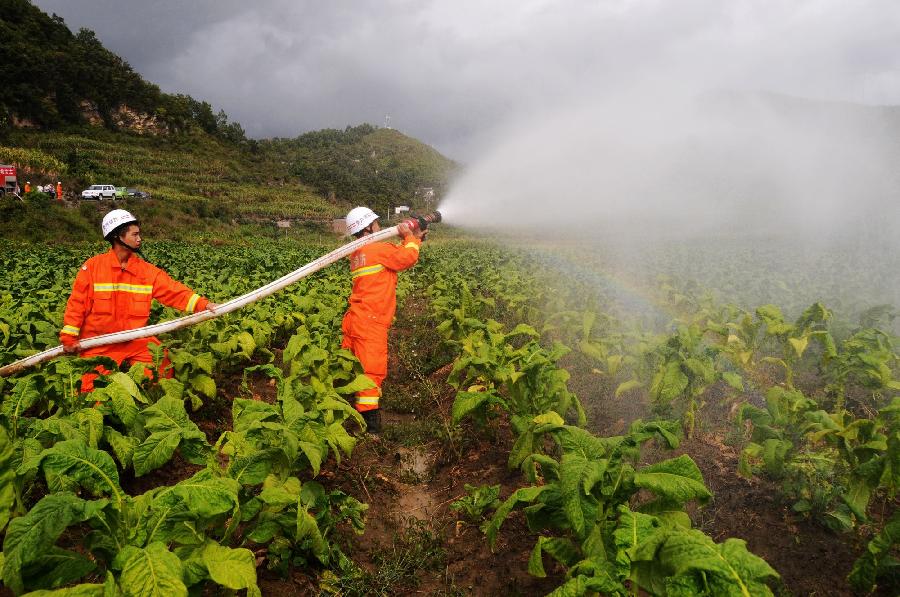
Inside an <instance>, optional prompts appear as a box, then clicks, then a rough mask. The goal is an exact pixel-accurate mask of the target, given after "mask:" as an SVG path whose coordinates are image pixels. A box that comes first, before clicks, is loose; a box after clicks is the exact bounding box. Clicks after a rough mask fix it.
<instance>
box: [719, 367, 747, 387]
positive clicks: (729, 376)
mask: <svg viewBox="0 0 900 597" xmlns="http://www.w3.org/2000/svg"><path fill="white" fill-rule="evenodd" d="M722 379H724V380H725V383H727V384H728V385H729V386H731V387H732V388H734V389H735V390H737V391H738V392H743V391H744V380H742V379H741V376H740V375H738V374H737V373H732V372H730V371H726V372H724V373H722Z"/></svg>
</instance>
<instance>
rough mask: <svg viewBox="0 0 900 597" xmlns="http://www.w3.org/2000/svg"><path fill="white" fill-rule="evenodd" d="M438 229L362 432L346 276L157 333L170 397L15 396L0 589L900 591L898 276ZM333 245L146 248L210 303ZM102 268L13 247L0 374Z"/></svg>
mask: <svg viewBox="0 0 900 597" xmlns="http://www.w3.org/2000/svg"><path fill="white" fill-rule="evenodd" d="M436 232H437V233H438V234H435V235H434V236H438V237H439V236H440V234H439V233H440V230H438V231H436ZM453 236H454V238H452V239H451V240H445V241H440V240H436V241H434V242H432V241H429V242H428V243H426V245H425V246H424V247H423V250H422V256H421V259H420V261H419V263H418V264H417V265H416V267H415V268H413V269H412V270H410V271H409V272H408V273H405V274H402V275H401V278H400V285H399V287H398V297H399V303H400V306H399V309H398V319H397V322H396V323H395V325H394V327H393V328H392V331H391V339H390V342H391V352H390V359H391V360H390V364H389V366H390V371H389V374H388V380H387V382H386V384H385V387H384V391H385V395H384V401H383V407H384V417H385V428H384V430H383V431H382V433H381V435H380V436H378V437H373V436H372V435H369V434H366V433H364V430H363V429H362V427H363V422H362V420H361V417H359V416H358V414H357V413H356V411H355V410H354V409H353V408H352V406H351V402H352V400H353V394H354V392H355V391H357V390H359V389H361V388H364V387H366V385H367V383H368V380H367V379H366V378H365V377H364V376H362V375H361V372H362V370H361V367H360V365H359V363H358V362H357V361H356V359H355V358H354V357H353V355H352V354H350V353H349V352H348V351H345V350H341V349H340V348H339V347H340V340H341V333H340V322H341V318H342V316H343V313H344V309H345V304H346V298H347V295H348V294H349V290H350V282H349V276H348V275H347V270H346V265H344V264H338V265H335V266H332V267H330V268H327V269H325V270H323V271H322V272H319V273H318V274H316V275H314V276H312V277H310V278H307V279H304V280H303V281H301V282H299V283H297V284H295V285H294V286H292V287H290V288H288V289H286V290H284V291H282V292H280V293H278V294H277V295H275V296H273V297H271V298H268V299H265V300H263V301H260V302H258V303H255V304H254V305H251V306H249V307H247V308H245V309H244V310H242V311H240V312H237V313H234V314H230V315H226V316H223V317H219V318H216V319H214V320H211V321H208V322H205V323H203V324H200V325H198V326H195V327H192V328H188V329H184V330H180V331H178V332H176V333H173V334H170V335H167V336H164V337H163V338H162V340H163V342H164V344H165V347H166V349H167V350H168V355H169V358H170V359H171V361H172V363H173V365H174V377H173V378H171V379H155V378H154V376H153V375H152V374H150V375H148V373H147V372H145V370H144V368H143V367H142V366H135V367H132V368H131V369H127V370H118V369H117V368H116V367H115V366H114V364H111V363H110V362H109V361H106V362H103V364H104V365H105V366H107V368H109V369H110V370H112V371H113V372H112V373H111V374H110V375H108V376H103V377H101V378H100V380H98V381H97V382H96V386H97V388H98V389H96V390H95V391H94V392H93V393H91V394H89V395H85V394H81V393H79V391H78V383H79V380H80V377H81V374H82V373H84V372H87V371H90V370H92V369H93V368H94V367H96V366H97V365H98V364H99V363H101V362H102V361H100V360H98V359H78V358H63V359H57V360H55V361H51V362H49V363H46V364H44V365H42V366H41V367H39V368H35V369H31V370H28V371H25V372H21V373H19V374H16V375H15V376H12V377H10V378H7V379H2V378H0V399H2V402H0V534H2V537H3V549H2V557H0V580H2V583H3V586H4V588H3V589H0V592H2V591H7V594H15V595H22V594H28V593H29V592H34V593H33V594H35V595H50V594H58V595H98V596H99V595H116V594H126V595H187V594H189V593H190V594H198V595H199V594H247V595H260V594H264V595H296V594H310V595H317V594H334V595H365V594H370V595H395V594H417V593H421V594H431V595H446V596H450V595H469V594H474V595H517V594H518V595H544V594H553V595H559V596H562V595H598V594H599V595H638V594H650V595H671V596H681V595H684V596H687V595H691V596H693V595H742V596H756V595H767V594H774V595H792V594H794V595H808V594H816V595H852V594H856V593H858V594H866V593H871V592H874V593H875V594H879V595H895V594H897V593H898V591H900V572H898V571H900V567H898V561H897V559H896V558H897V551H898V545H900V513H898V510H897V494H896V492H897V488H898V484H900V381H898V377H900V376H898V369H900V362H898V353H897V348H896V345H897V337H896V322H895V315H896V311H895V307H894V306H893V305H894V304H896V303H894V300H895V297H894V296H893V295H892V294H891V292H893V291H894V289H895V287H896V286H895V285H893V286H892V282H891V281H890V277H889V276H890V274H882V275H879V274H877V273H872V274H866V273H865V272H863V271H858V270H857V269H854V268H852V267H849V268H847V269H836V268H830V269H829V272H830V275H831V276H832V278H831V279H828V278H827V277H826V279H825V280H824V282H821V284H820V283H819V282H818V281H813V280H808V279H806V278H805V277H803V274H802V273H798V272H802V271H805V269H806V264H805V263H802V264H801V266H800V267H798V268H793V269H792V268H791V267H790V265H789V264H790V262H791V259H783V258H782V259H781V261H780V263H782V264H784V267H783V268H781V269H780V270H777V272H776V273H775V274H773V273H771V272H772V271H773V270H772V268H769V267H764V266H762V265H761V266H760V270H759V271H760V276H761V277H760V278H759V279H756V278H753V279H748V276H750V275H749V274H747V273H746V272H748V271H749V270H748V269H747V268H745V267H744V266H743V265H734V264H735V263H736V261H735V260H736V259H738V257H737V256H736V255H738V254H741V258H742V259H746V261H747V263H754V262H757V263H759V262H760V260H765V259H768V257H767V256H766V251H767V250H774V249H771V248H768V249H766V248H763V249H760V250H759V252H757V253H754V254H752V255H751V254H747V253H746V252H745V251H743V249H739V248H734V251H731V249H728V248H723V247H717V248H716V249H715V250H711V251H709V252H708V253H704V254H702V255H701V254H699V253H697V252H692V251H688V250H685V251H682V252H680V251H678V250H667V251H660V252H657V253H652V254H651V253H650V252H648V253H647V254H644V255H639V256H636V257H635V258H634V259H635V260H636V261H635V262H634V263H625V262H622V261H621V260H619V261H617V260H615V259H611V258H605V257H604V253H603V251H600V250H598V251H596V252H595V253H594V254H593V255H590V256H588V257H585V255H584V254H583V252H579V251H577V250H573V249H572V248H571V247H565V246H552V245H542V246H541V247H540V248H538V247H536V246H535V247H517V246H509V245H506V246H503V245H500V244H496V243H494V242H491V241H489V240H486V239H472V238H466V237H464V236H463V235H461V234H454V235H453ZM332 248H333V246H324V245H322V246H320V245H309V246H304V245H299V244H289V243H287V242H274V241H273V242H270V243H267V244H263V243H261V242H260V243H252V242H251V243H247V244H245V245H236V244H235V245H224V246H219V247H209V246H201V245H196V244H184V243H177V242H159V243H153V245H152V246H150V247H148V248H147V249H146V251H145V252H146V255H147V258H148V259H149V260H150V261H151V262H153V263H155V264H157V265H159V266H160V267H162V268H164V269H165V270H167V271H168V272H169V273H170V274H171V275H172V276H173V277H174V278H176V279H179V280H182V281H184V282H185V283H186V284H188V285H190V286H191V287H192V288H194V289H195V290H196V291H197V292H199V293H202V294H205V295H206V296H208V297H210V299H211V300H214V301H217V302H222V301H224V300H227V299H229V298H233V297H235V296H237V295H240V294H243V293H245V292H248V291H250V290H253V289H256V288H258V287H260V286H262V285H264V284H265V283H267V282H270V281H271V280H273V279H275V278H277V277H278V276H281V275H283V274H285V273H288V272H290V271H292V270H294V269H296V268H298V267H300V266H301V265H303V264H305V263H308V262H309V261H312V260H313V259H315V258H316V257H318V256H320V255H321V254H322V253H324V252H325V251H327V250H330V249H332ZM99 250H101V247H100V245H96V246H92V247H87V246H82V247H76V246H73V247H66V248H60V247H47V246H40V247H38V246H36V245H23V244H13V243H7V242H0V366H2V365H6V364H9V363H11V362H13V361H15V360H18V359H19V358H22V357H23V356H27V355H29V354H33V353H34V352H36V351H40V350H44V349H45V348H48V347H52V346H55V345H57V344H58V332H59V329H60V327H61V321H62V311H63V308H64V306H65V302H66V299H67V297H68V295H69V292H70V289H71V283H72V280H73V278H74V275H75V272H76V270H77V268H78V267H79V266H80V265H81V263H82V262H83V261H84V259H86V258H87V257H89V256H90V255H92V254H94V253H95V252H97V251H99ZM779 255H781V256H782V257H783V256H784V252H781V253H779ZM637 261H640V266H641V267H640V268H638V267H637ZM795 261H797V260H795ZM728 264H732V265H728ZM886 266H887V268H888V270H890V269H891V264H890V263H888V264H886ZM638 269H640V271H641V272H643V273H642V274H641V275H638V274H636V272H637V271H638ZM867 271H872V270H867ZM742 272H743V273H742ZM766 272H768V273H766ZM754 275H755V274H754ZM741 276H744V277H743V278H742V277H741ZM817 284H820V285H818V286H817ZM865 288H869V289H872V288H875V289H876V290H877V293H876V294H878V295H879V296H881V297H884V298H885V301H886V302H884V303H877V302H871V301H868V299H865V300H863V299H862V298H860V291H859V290H858V289H865ZM175 316H177V313H176V312H174V311H170V310H167V309H161V308H159V307H158V306H155V307H154V311H153V313H152V316H151V321H152V322H153V321H159V320H164V319H170V318H173V317H175ZM158 356H159V357H160V358H161V356H162V354H161V352H160V353H159V355H158Z"/></svg>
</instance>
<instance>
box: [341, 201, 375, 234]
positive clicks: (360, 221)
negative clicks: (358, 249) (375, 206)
mask: <svg viewBox="0 0 900 597" xmlns="http://www.w3.org/2000/svg"><path fill="white" fill-rule="evenodd" d="M377 219H378V214H376V213H375V212H374V211H372V210H371V209H369V208H368V207H354V208H353V209H351V210H350V213H348V214H347V220H346V221H347V233H348V234H356V233H357V232H359V231H360V230H363V229H365V227H366V226H368V225H369V224H371V223H372V222H374V221H375V220H377Z"/></svg>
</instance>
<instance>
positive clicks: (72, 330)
mask: <svg viewBox="0 0 900 597" xmlns="http://www.w3.org/2000/svg"><path fill="white" fill-rule="evenodd" d="M60 332H61V333H63V334H68V335H70V336H77V335H78V334H79V333H80V332H81V328H77V327H75V326H74V325H64V326H63V329H62V330H60Z"/></svg>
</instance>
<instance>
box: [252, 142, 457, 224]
mask: <svg viewBox="0 0 900 597" xmlns="http://www.w3.org/2000/svg"><path fill="white" fill-rule="evenodd" d="M261 148H262V149H263V151H265V152H266V153H268V154H269V155H271V156H272V157H273V158H274V159H275V160H277V161H278V162H281V163H284V164H285V165H286V166H287V167H288V169H289V172H290V173H291V174H295V175H296V176H298V177H299V178H300V180H302V181H304V182H305V183H307V184H309V185H311V186H313V187H315V188H316V189H318V190H319V191H320V192H321V193H323V194H324V195H326V196H328V197H337V198H343V199H346V200H349V201H350V202H351V203H355V204H365V205H369V206H371V207H372V208H373V209H375V210H376V211H378V212H379V213H388V212H389V211H391V208H392V207H394V206H397V205H409V206H412V207H413V208H428V207H433V206H434V203H435V202H436V201H437V199H439V198H440V197H442V196H443V195H444V194H445V192H446V189H447V186H448V184H449V180H450V178H451V177H452V176H453V174H454V172H456V170H457V168H458V166H457V164H455V163H454V162H453V161H451V160H449V159H447V158H446V157H444V156H443V155H441V154H440V153H439V152H438V151H436V150H435V149H433V148H432V147H429V146H427V145H424V144H423V143H421V142H419V141H417V140H415V139H412V138H410V137H407V136H406V135H404V134H402V133H400V132H399V131H396V130H394V129H389V128H376V127H374V126H372V125H370V124H362V125H359V126H356V127H347V128H346V129H344V130H343V131H340V130H336V129H325V130H322V131H315V132H310V133H306V134H304V135H300V136H299V137H297V138H296V139H273V140H271V141H266V142H265V143H263V144H261ZM429 191H431V192H429ZM432 193H433V194H432Z"/></svg>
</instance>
